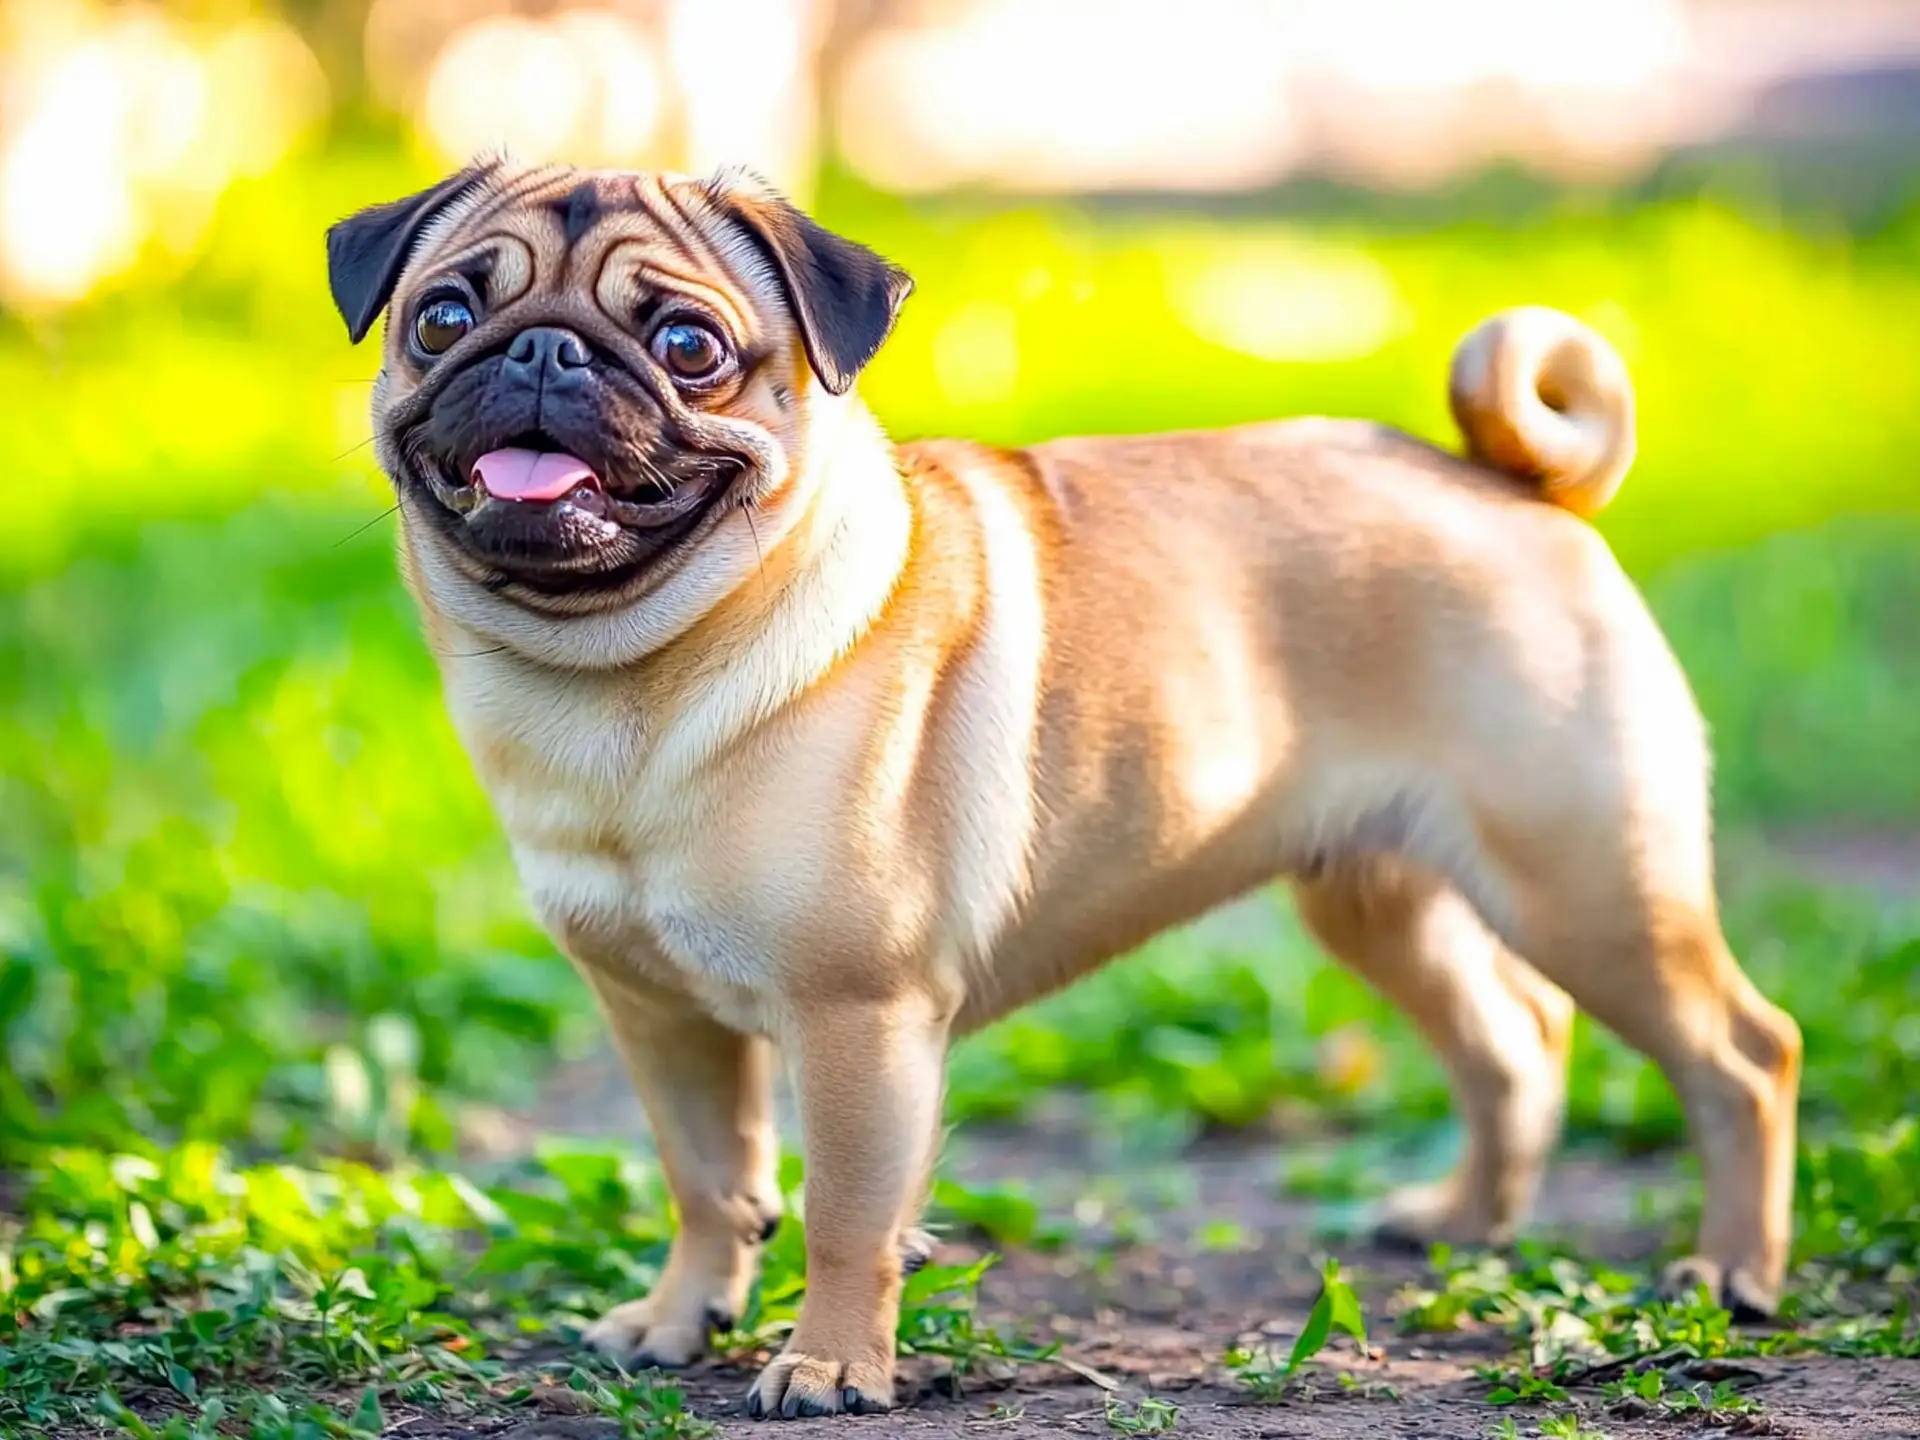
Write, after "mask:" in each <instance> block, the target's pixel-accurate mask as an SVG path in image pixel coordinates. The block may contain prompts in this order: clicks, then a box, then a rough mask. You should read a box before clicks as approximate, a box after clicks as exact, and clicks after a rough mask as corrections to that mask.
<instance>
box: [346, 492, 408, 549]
mask: <svg viewBox="0 0 1920 1440" xmlns="http://www.w3.org/2000/svg"><path fill="white" fill-rule="evenodd" d="M399 508H400V502H399V501H397V500H396V501H395V502H394V503H393V504H392V505H390V506H388V507H387V508H386V509H385V510H382V511H381V512H380V513H379V514H378V515H376V516H374V517H373V518H372V519H371V520H369V521H367V523H366V524H364V525H362V526H359V527H358V528H356V529H354V530H351V531H349V532H348V533H346V534H345V535H342V536H341V537H340V538H339V539H338V540H336V541H334V542H333V548H334V549H336V550H338V549H339V548H340V547H341V546H342V545H344V544H346V543H347V542H348V541H349V540H353V539H356V538H357V537H359V536H361V535H364V534H366V533H367V531H369V530H371V529H372V528H373V527H374V526H376V525H378V524H379V523H380V522H381V521H382V520H385V519H386V518H387V517H388V516H389V515H391V514H393V513H394V512H395V511H396V510H398V509H399Z"/></svg>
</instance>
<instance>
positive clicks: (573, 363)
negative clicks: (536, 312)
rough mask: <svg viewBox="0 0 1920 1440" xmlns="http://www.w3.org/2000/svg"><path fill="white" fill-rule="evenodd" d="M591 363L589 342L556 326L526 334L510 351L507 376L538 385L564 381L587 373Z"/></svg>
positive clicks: (520, 336) (509, 347) (523, 331)
mask: <svg viewBox="0 0 1920 1440" xmlns="http://www.w3.org/2000/svg"><path fill="white" fill-rule="evenodd" d="M591 363H593V354H592V352H591V351H589V350H588V349H587V342H586V341H584V340H582V339H581V338H580V337H579V336H578V335H576V334H574V333H573V331H571V330H562V329H560V328H559V327H558V326H554V325H537V326H535V327H534V328H533V329H531V330H522V331H521V332H520V333H519V334H518V335H516V336H514V337H513V343H512V344H511V345H509V346H508V347H507V373H508V374H510V375H517V376H518V377H519V378H521V379H524V380H526V381H528V382H529V383H531V384H534V385H539V384H540V383H542V382H543V381H551V380H560V379H564V378H566V377H567V372H568V371H569V370H584V369H586V368H587V366H588V365H590V364H591Z"/></svg>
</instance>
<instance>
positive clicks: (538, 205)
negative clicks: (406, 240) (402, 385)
mask: <svg viewBox="0 0 1920 1440" xmlns="http://www.w3.org/2000/svg"><path fill="white" fill-rule="evenodd" d="M717 183H720V182H717V181H709V180H698V179H693V178H691V177H688V176H684V175H675V174H671V173H662V172H646V171H627V170H582V169H576V168H574V167H572V166H565V165H548V166H537V167H533V168H528V169H506V168H502V169H499V170H496V171H494V172H493V173H491V174H489V175H488V177H487V178H486V180H485V181H484V182H483V183H481V184H479V185H477V186H475V187H474V189H473V190H472V191H471V192H470V193H469V194H467V195H465V196H462V197H461V198H460V199H459V200H458V201H456V202H455V203H453V204H452V205H450V206H448V207H447V209H446V210H445V211H444V212H443V213H442V214H440V215H439V216H437V217H435V219H434V220H433V222H432V223H431V224H430V225H429V226H428V227H427V229H426V230H425V231H424V232H423V233H422V235H421V236H420V239H419V241H418V243H417V244H416V245H415V246H414V251H413V256H412V258H411V259H410V260H409V262H408V264H407V267H406V271H405V274H404V275H403V277H402V279H401V283H400V286H399V291H398V297H397V298H399V299H400V300H401V301H402V302H404V299H405V298H406V297H407V296H408V295H410V294H411V293H412V292H413V291H414V290H416V289H417V288H419V287H420V286H421V285H423V284H429V283H431V282H432V281H433V280H434V279H435V278H436V277H438V276H443V275H446V274H449V273H454V274H459V275H461V276H463V277H464V278H466V279H467V281H468V282H469V283H470V284H472V285H473V286H474V288H475V289H476V290H477V291H479V292H481V293H482V294H483V295H484V298H485V299H486V301H487V303H488V305H489V306H490V307H491V308H494V309H499V308H502V307H504V306H507V305H510V304H513V303H514V302H516V301H518V300H522V299H526V298H529V297H533V296H539V295H561V294H574V295H578V294H583V293H584V294H590V295H593V296H594V297H596V298H597V299H598V300H599V301H600V303H601V304H602V305H604V306H608V307H610V308H614V309H624V308H628V307H631V306H632V305H634V304H636V303H639V302H640V301H642V300H643V299H644V298H645V297H646V296H648V295H650V294H657V293H660V292H662V291H669V290H670V291H674V292H677V293H679V294H680V295H682V296H683V297H686V298H690V299H693V300H695V301H697V302H698V303H700V304H701V305H702V307H703V308H707V309H711V310H713V311H715V312H716V313H717V314H718V315H719V317H720V318H722V319H724V320H727V321H728V322H729V323H730V324H731V325H733V326H734V327H735V329H736V332H737V333H739V332H746V331H750V330H752V329H754V328H756V327H757V326H758V325H761V324H764V323H765V322H766V320H767V319H768V317H769V316H770V314H774V313H778V311H779V309H780V306H779V294H780V291H779V283H778V277H777V275H776V273H775V271H774V267H773V265H772V263H771V262H770V260H769V259H768V257H767V256H766V254H765V252H764V251H763V250H762V249H761V248H760V246H759V245H758V244H757V243H756V242H755V241H754V239H753V237H752V236H751V235H750V234H748V232H747V231H746V229H745V228H744V227H743V226H742V225H740V224H739V222H738V221H736V220H735V219H734V218H733V217H732V216H731V215H730V214H729V213H728V212H727V209H726V207H725V205H724V203H723V197H722V196H721V195H720V194H719V193H718V192H717V191H716V190H715V188H714V186H715V185H716V184H717Z"/></svg>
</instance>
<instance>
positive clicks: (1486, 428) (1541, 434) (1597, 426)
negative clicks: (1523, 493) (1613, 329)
mask: <svg viewBox="0 0 1920 1440" xmlns="http://www.w3.org/2000/svg"><path fill="white" fill-rule="evenodd" d="M1447 398H1448V400H1449V401H1450V402H1451V404H1452V406H1453V418H1454V420H1455V421H1457V422H1458V423H1459V426H1460V432H1461V434H1463V435H1464V436H1465V437H1466V441H1467V453H1468V454H1469V455H1470V456H1471V457H1472V458H1473V459H1475V460H1478V461H1479V462H1480V463H1481V464H1483V465H1490V466H1492V467H1493V468H1494V469H1496V470H1504V471H1506V472H1507V473H1508V474H1510V475H1517V476H1520V477H1522V478H1523V479H1528V480H1532V481H1534V482H1535V483H1536V484H1538V485H1539V487H1540V494H1541V497H1542V498H1543V499H1546V500H1550V501H1552V502H1553V503H1554V504H1556V505H1559V506H1562V507H1563V508H1565V509H1568V510H1571V511H1573V513H1574V514H1576V515H1587V516H1591V515H1597V514H1599V513H1600V511H1601V510H1602V509H1604V508H1605V507H1606V504H1607V502H1608V501H1609V500H1611V499H1613V497H1614V493H1615V492H1616V491H1618V490H1619V488H1620V482H1621V481H1622V480H1624V479H1625V478H1626V474H1627V467H1628V466H1630V465H1632V464H1633V447H1634V434H1633V383H1632V381H1630V380H1629V379H1628V378H1627V367H1626V365H1625V363H1624V362H1623V361H1622V360H1621V359H1620V355H1619V352H1618V351H1616V350H1615V349H1614V348H1613V346H1611V345H1609V344H1608V343H1607V342H1606V341H1605V340H1603V339H1601V338H1600V337H1599V336H1598V335H1597V334H1595V333H1594V332H1593V331H1592V330H1590V329H1588V328H1587V327H1586V326H1585V325H1582V324H1581V323H1580V322H1579V321H1578V320H1575V319H1574V318H1573V317H1572V316H1571V315H1567V314H1563V313H1562V312H1561V311H1558V310H1549V309H1547V308H1545V307H1544V306H1539V305H1528V306H1523V307H1521V308H1519V309H1517V310H1503V311H1501V312H1500V313H1499V314H1498V315H1495V316H1493V317H1492V318H1491V319H1488V320H1483V321H1481V323H1480V324H1479V325H1477V326H1475V327H1474V328H1473V330H1472V331H1470V332H1469V333H1468V334H1467V337H1466V338H1465V339H1464V340H1462V341H1461V342H1460V344H1459V346H1458V347H1457V348H1456V349H1455V350H1454V352H1453V368H1452V372H1451V373H1450V374H1449V376H1448V379H1447Z"/></svg>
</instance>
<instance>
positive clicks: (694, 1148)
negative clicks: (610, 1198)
mask: <svg viewBox="0 0 1920 1440" xmlns="http://www.w3.org/2000/svg"><path fill="white" fill-rule="evenodd" d="M582 969H583V971H584V973H585V974H586V976H587V979H588V981H589V983H590V984H591V985H592V986H593V990H594V994H595V995H596V996H597V997H598V999H599V1001H600V1005H601V1008H602V1010H604V1011H605V1013H606V1016H607V1020H608V1022H609V1024H610V1025H611V1027H612V1029H613V1037H614V1041H615V1043H616V1044H617V1045H618V1046H619V1049H620V1054H621V1058H622V1059H624V1060H625V1061H626V1067H627V1073H628V1075H629V1076H630V1077H631V1078H632V1080H633V1085H634V1088H635V1089H636V1090H637V1091H639V1093H640V1102H641V1104H642V1106H643V1107H644V1108H645V1109H646V1112H647V1120H648V1123H649V1124H650V1125H651V1126H652V1128H653V1136H654V1143H655V1144H656V1145H657V1146H658V1147H659V1151H660V1164H661V1168H662V1170H664V1171H665V1172H666V1178H667V1187H668V1189H669V1190H671V1191H672V1193H673V1201H674V1206H675V1208H676V1209H678V1210H679V1212H680V1229H679V1231H678V1233H677V1234H675V1235H674V1237H673V1245H672V1248H671V1249H670V1250H669V1251H668V1254H667V1263H666V1266H665V1268H664V1269H663V1270H662V1272H661V1275H660V1280H659V1283H658V1284H656V1285H655V1286H654V1287H653V1293H652V1294H650V1295H648V1296H647V1297H646V1298H645V1299H644V1300H631V1301H628V1302H627V1303H626V1304H624V1305H616V1306H615V1307H614V1308H613V1309H611V1310H609V1311H608V1312H607V1313H606V1314H605V1315H603V1316H601V1317H600V1319H599V1320H598V1321H596V1322H595V1323H594V1324H593V1325H592V1327H591V1328H589V1329H588V1331H587V1333H586V1337H585V1338H586V1342H587V1343H588V1344H589V1345H591V1346H593V1347H594V1348H595V1349H596V1350H599V1351H600V1352H601V1353H602V1354H604V1355H608V1356H611V1357H612V1358H613V1359H615V1360H618V1361H619V1362H620V1363H621V1364H623V1365H630V1366H634V1367H642V1366H647V1365H665V1366H679V1365H685V1364H687V1363H688V1362H689V1361H690V1360H692V1359H693V1358H694V1357H695V1356H697V1355H698V1354H700V1352H701V1351H703V1350H705V1349H706V1346H707V1335H708V1332H709V1330H713V1329H720V1330H726V1329H730V1328H732V1326H733V1325H734V1324H735V1323H736V1322H737V1320H738V1319H739V1316H740V1312H741V1308H742V1307H743V1306H744V1305H745V1304H746V1300H747V1292H748V1290H749V1289H750V1288H751V1286H752V1284H753V1277H754V1272H755V1270H756V1269H757V1268H758V1266H759V1263H760V1246H761V1242H762V1241H763V1240H765V1239H766V1237H767V1236H768V1235H770V1234H772V1232H773V1227H774V1225H775V1224H776V1223H777V1222H778V1221H779V1218H780V1186H779V1177H778V1174H777V1165H778V1161H779V1142H778V1138H777V1137H776V1135H775V1133H774V1126H773V1087H772V1073H773V1055H772V1049H773V1047H772V1046H771V1045H770V1044H769V1043H768V1042H767V1041H766V1040H764V1039H761V1038H759V1037H757V1036H749V1035H742V1034H739V1033H738V1032H737V1031H733V1030H729V1029H727V1028H726V1027H724V1026H722V1025H720V1024H717V1023H716V1022H715V1021H713V1020H712V1019H710V1018H708V1017H707V1016H706V1015H704V1014H702V1013H701V1012H700V1011H698V1010H697V1009H695V1008H694V1007H693V1006H692V1005H691V1004H690V1003H689V1002H688V1001H687V1000H686V999H685V998H684V997H681V996H678V995H675V994H672V993H671V992H668V991H664V990H661V989H659V988H658V987H656V986H653V985H651V984H649V983H647V982H646V981H644V980H642V979H639V978H638V977H629V976H623V975H619V974H617V973H616V972H609V971H603V970H598V969H595V968H592V967H582Z"/></svg>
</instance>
